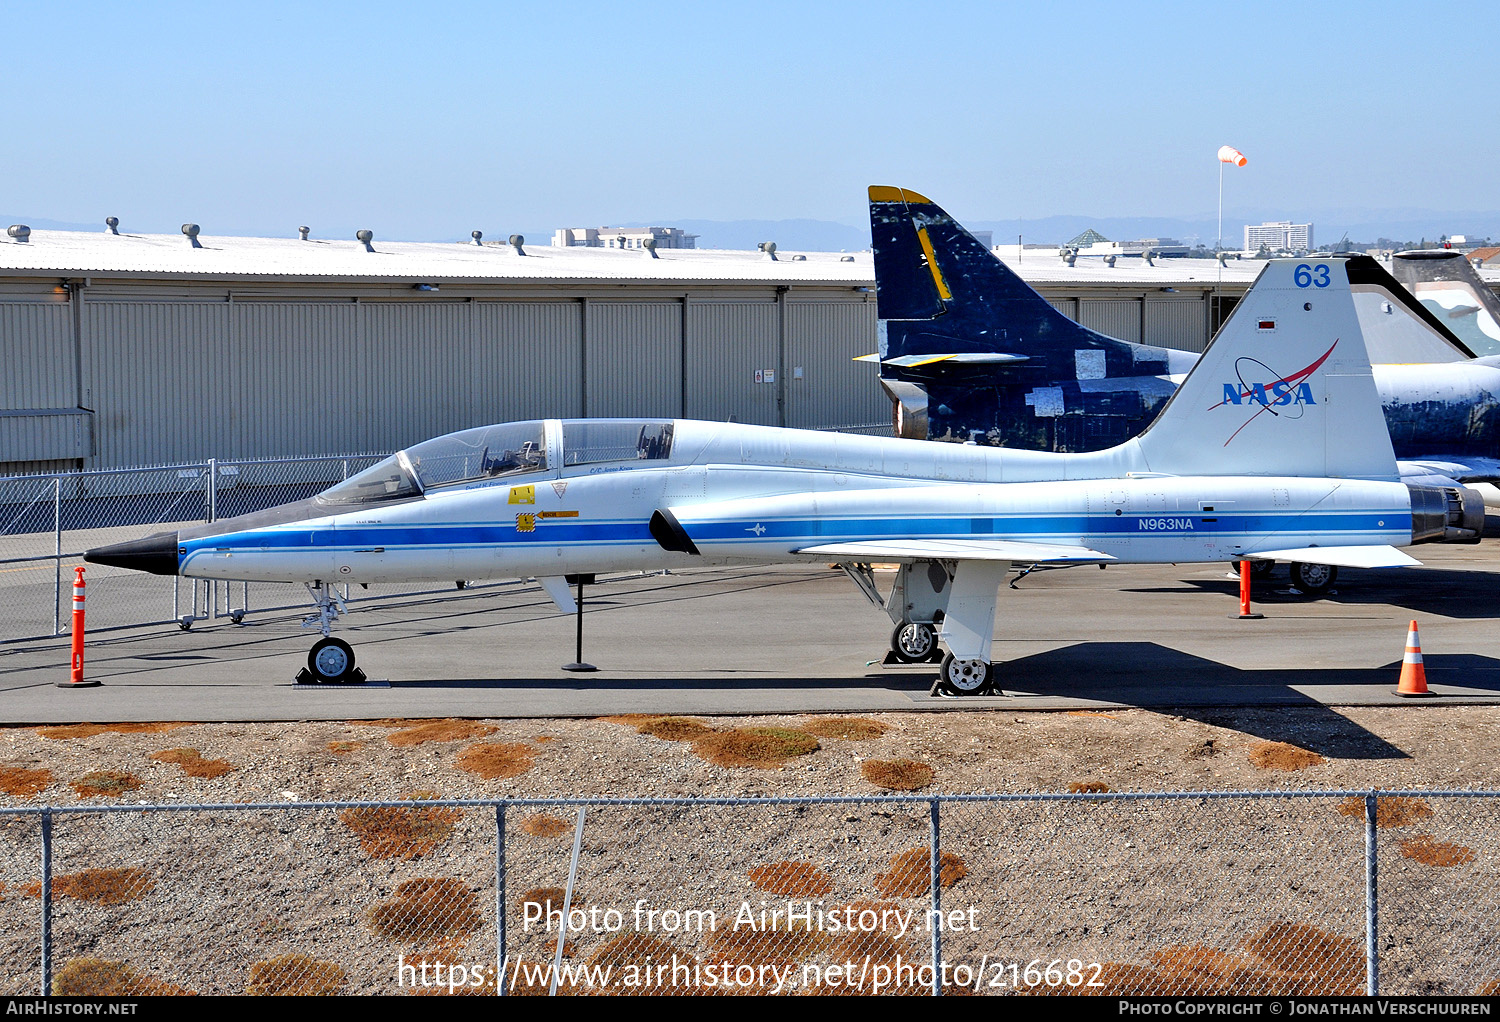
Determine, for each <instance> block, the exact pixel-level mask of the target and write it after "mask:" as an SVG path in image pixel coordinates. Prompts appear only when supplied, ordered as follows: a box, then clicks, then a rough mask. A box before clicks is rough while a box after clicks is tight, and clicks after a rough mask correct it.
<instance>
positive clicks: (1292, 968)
mask: <svg viewBox="0 0 1500 1022" xmlns="http://www.w3.org/2000/svg"><path fill="white" fill-rule="evenodd" d="M1242 946H1243V947H1244V949H1245V950H1246V951H1247V952H1249V953H1250V954H1252V955H1254V956H1255V957H1256V958H1258V959H1260V960H1261V961H1262V962H1265V963H1266V964H1267V965H1269V966H1271V967H1272V968H1274V969H1278V970H1280V971H1281V972H1284V973H1290V974H1292V975H1293V976H1296V977H1297V978H1298V981H1299V985H1300V988H1299V989H1298V990H1297V991H1296V993H1299V994H1303V995H1321V996H1336V997H1353V996H1358V995H1359V994H1361V993H1363V992H1364V986H1365V956H1364V951H1363V949H1362V948H1361V946H1360V944H1359V942H1358V941H1356V940H1352V939H1351V938H1349V937H1340V936H1339V935H1338V934H1335V933H1329V932H1328V931H1327V930H1324V929H1321V928H1319V927H1317V926H1313V925H1312V924H1311V923H1290V922H1286V921H1280V922H1275V923H1271V924H1270V925H1269V926H1266V927H1264V928H1263V929H1261V930H1259V931H1257V932H1256V933H1254V934H1253V935H1251V937H1250V938H1249V939H1248V940H1246V941H1245V943H1244V944H1243V945H1242Z"/></svg>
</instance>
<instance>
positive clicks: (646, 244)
mask: <svg viewBox="0 0 1500 1022" xmlns="http://www.w3.org/2000/svg"><path fill="white" fill-rule="evenodd" d="M641 248H643V249H645V250H646V254H647V255H649V256H650V257H651V258H652V259H660V258H661V256H659V255H657V254H656V239H655V238H645V239H643V240H642V241H641Z"/></svg>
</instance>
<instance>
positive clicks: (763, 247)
mask: <svg viewBox="0 0 1500 1022" xmlns="http://www.w3.org/2000/svg"><path fill="white" fill-rule="evenodd" d="M755 247H756V248H758V249H759V250H760V251H762V252H764V253H765V254H766V255H767V256H769V257H770V259H771V262H773V263H775V262H780V260H778V259H777V258H776V242H774V241H763V242H761V243H760V244H759V245H756V246H755Z"/></svg>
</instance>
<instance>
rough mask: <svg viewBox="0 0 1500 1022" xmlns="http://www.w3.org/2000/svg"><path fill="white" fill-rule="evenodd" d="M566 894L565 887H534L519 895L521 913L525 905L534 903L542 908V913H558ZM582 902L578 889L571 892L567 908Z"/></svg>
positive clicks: (524, 909)
mask: <svg viewBox="0 0 1500 1022" xmlns="http://www.w3.org/2000/svg"><path fill="white" fill-rule="evenodd" d="M567 896H568V891H567V888H565V887H536V888H533V889H532V890H529V891H527V892H526V893H525V894H523V895H521V913H522V915H523V916H524V915H525V912H526V906H527V905H536V906H537V907H538V908H540V909H541V910H542V914H543V915H544V916H545V915H551V914H552V913H553V912H557V913H559V914H561V913H562V910H563V899H564V898H566V897H567ZM582 904H583V895H582V894H580V893H578V891H576V890H575V891H574V892H573V900H572V901H570V902H568V909H569V910H572V909H575V908H577V907H578V906H580V905H582Z"/></svg>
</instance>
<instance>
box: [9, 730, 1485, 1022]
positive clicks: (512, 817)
mask: <svg viewBox="0 0 1500 1022" xmlns="http://www.w3.org/2000/svg"><path fill="white" fill-rule="evenodd" d="M495 748H497V749H501V751H502V752H503V747H502V746H496V747H495ZM429 794H430V793H427V792H422V791H417V792H413V793H411V795H410V796H408V798H406V799H405V800H402V801H397V802H381V803H305V804H276V805H216V806H138V807H125V806H80V807H67V808H50V809H6V810H0V942H3V945H0V946H3V951H4V955H5V958H4V960H5V961H6V962H8V963H9V964H10V967H9V970H8V974H7V975H6V976H5V978H4V980H3V982H0V994H6V995H24V994H34V993H37V992H43V993H46V992H51V993H54V994H60V995H78V996H82V995H114V996H139V995H145V994H169V993H189V992H192V993H218V994H240V993H291V994H318V993H351V994H376V993H420V994H434V993H439V994H497V993H503V994H511V995H526V994H548V993H553V992H555V993H562V994H588V995H670V994H747V993H749V994H876V993H906V994H936V993H942V994H948V995H953V994H986V995H988V994H1022V995H1032V994H1075V995H1090V994H1092V995H1103V996H1118V995H1159V996H1169V995H1170V996H1177V995H1220V994H1229V995H1268V994H1275V995H1308V996H1310V995H1359V994H1364V993H1372V994H1373V993H1376V992H1380V993H1384V994H1394V995H1431V994H1443V995H1465V994H1475V993H1481V994H1488V993H1493V992H1494V991H1495V989H1496V988H1497V985H1500V947H1497V940H1496V938H1497V936H1500V933H1497V931H1500V912H1497V909H1500V885H1497V884H1496V883H1495V882H1494V880H1495V874H1496V872H1497V866H1500V840H1497V838H1496V827H1495V823H1496V809H1497V807H1500V802H1497V796H1500V792H1250V793H1148V794H1119V793H1109V794H1077V795H975V796H943V797H925V798H921V797H901V796H890V797H871V798H801V799H759V800H721V799H662V800H644V799H616V800H599V799H591V800H504V801H486V802H478V801H444V800H434V799H431V798H429V797H428V796H429Z"/></svg>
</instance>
